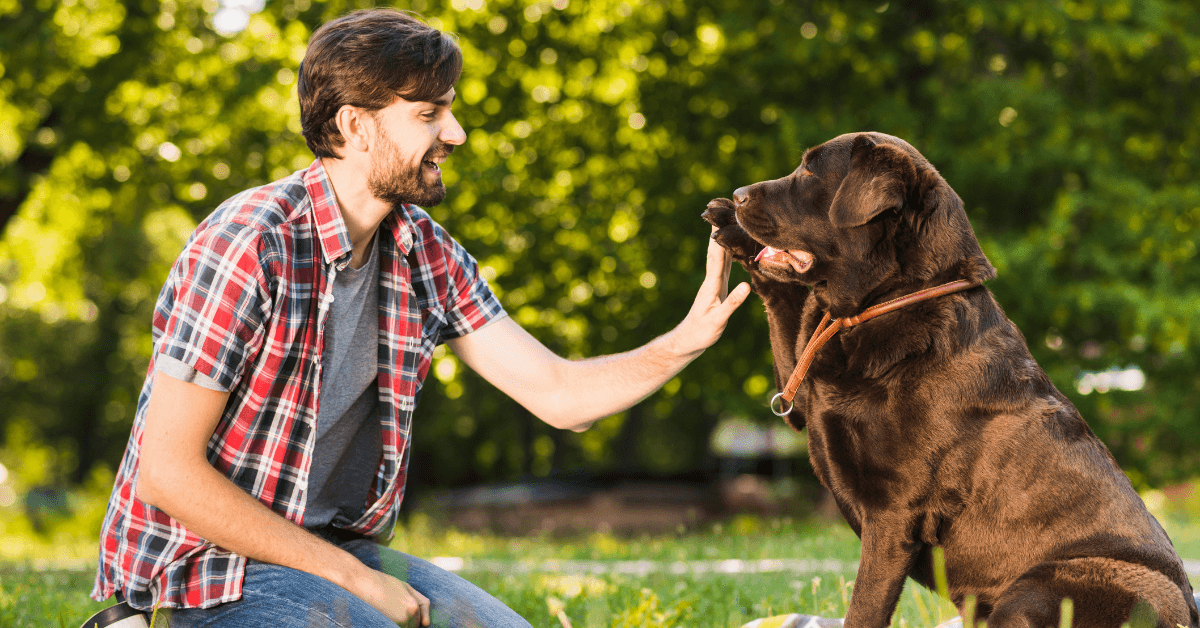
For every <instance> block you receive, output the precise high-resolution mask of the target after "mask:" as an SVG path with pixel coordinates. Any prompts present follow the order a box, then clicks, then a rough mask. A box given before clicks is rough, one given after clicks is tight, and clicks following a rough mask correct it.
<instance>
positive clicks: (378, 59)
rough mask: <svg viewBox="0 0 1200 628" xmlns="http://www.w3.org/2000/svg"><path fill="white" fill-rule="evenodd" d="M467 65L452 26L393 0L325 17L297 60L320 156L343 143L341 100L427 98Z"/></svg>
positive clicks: (362, 103)
mask: <svg viewBox="0 0 1200 628" xmlns="http://www.w3.org/2000/svg"><path fill="white" fill-rule="evenodd" d="M461 73H462V51H461V50H460V49H459V47H458V44H457V43H456V42H455V41H454V39H453V38H452V37H451V36H450V35H448V34H447V33H443V32H442V31H439V30H437V29H435V28H433V27H431V26H429V25H427V24H425V23H424V22H421V21H420V20H418V19H417V18H416V17H414V16H412V15H410V14H408V13H404V12H401V11H399V10H396V9H390V8H377V9H366V10H362V11H355V12H353V13H350V14H348V15H345V16H343V17H340V18H338V19H336V20H333V21H332V22H328V23H326V24H324V25H322V26H321V27H320V28H318V29H317V31H316V32H315V33H313V35H312V38H311V39H310V40H309V42H308V50H307V51H306V52H305V54H304V61H302V62H301V63H300V82H299V86H298V91H299V96H300V126H301V127H302V129H303V133H304V141H305V142H306V143H307V144H308V148H309V149H310V150H312V152H313V154H314V155H316V156H317V157H334V158H337V157H338V154H337V149H338V148H340V147H341V146H342V145H344V144H345V139H344V138H343V137H342V134H341V132H339V131H338V128H337V123H336V122H335V121H334V116H335V115H336V114H337V112H338V110H339V109H341V108H342V106H343V105H353V106H355V107H362V108H364V109H367V110H370V111H378V110H379V109H382V108H384V107H386V106H388V105H390V104H392V103H393V102H395V100H396V97H397V96H399V97H401V98H404V99H405V100H411V101H414V102H415V101H429V100H433V99H434V98H437V97H438V96H441V95H442V94H445V93H446V92H447V91H449V90H450V88H451V87H453V86H454V84H455V83H456V82H458V77H459V75H460V74H461Z"/></svg>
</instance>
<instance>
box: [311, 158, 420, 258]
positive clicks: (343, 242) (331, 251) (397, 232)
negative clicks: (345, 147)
mask: <svg viewBox="0 0 1200 628" xmlns="http://www.w3.org/2000/svg"><path fill="white" fill-rule="evenodd" d="M304 187H305V188H306V189H307V190H308V196H309V198H311V199H312V212H313V218H314V220H315V221H316V226H317V239H318V240H319V241H320V243H321V252H322V255H323V256H324V261H325V263H326V264H333V263H335V262H339V261H340V262H342V263H346V262H348V261H349V259H350V255H351V253H352V252H353V248H354V247H353V246H352V245H351V243H350V234H349V232H347V231H346V222H345V221H344V220H342V212H341V209H340V208H339V207H338V202H337V195H336V194H335V193H334V191H333V184H332V183H330V181H329V175H328V174H326V172H325V167H324V166H323V165H321V160H320V159H316V160H314V161H313V163H312V165H310V166H309V167H308V170H306V171H305V172H304ZM409 209H410V206H409V205H401V206H400V207H398V208H396V209H395V210H393V211H392V213H390V214H388V216H387V217H386V218H384V219H383V224H382V225H380V227H381V228H386V229H389V230H390V231H391V232H392V238H393V241H394V242H396V244H397V245H398V246H399V248H400V254H401V255H408V252H409V251H411V250H412V248H413V236H414V234H415V233H416V225H415V224H414V223H413V221H412V217H411V215H410V212H409ZM343 258H345V259H343Z"/></svg>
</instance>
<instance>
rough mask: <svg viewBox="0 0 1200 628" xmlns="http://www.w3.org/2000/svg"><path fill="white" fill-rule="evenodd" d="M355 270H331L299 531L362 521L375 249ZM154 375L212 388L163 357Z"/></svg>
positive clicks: (375, 341) (375, 332)
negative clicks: (317, 401) (314, 430)
mask: <svg viewBox="0 0 1200 628" xmlns="http://www.w3.org/2000/svg"><path fill="white" fill-rule="evenodd" d="M378 249H379V247H378V240H376V241H375V242H373V243H372V244H371V246H370V249H369V253H368V255H367V261H366V263H364V264H363V265H362V267H361V268H358V269H355V268H352V267H350V266H349V265H347V266H346V267H345V268H343V269H342V270H340V271H335V275H334V280H333V302H332V303H331V304H330V308H329V318H328V320H327V321H326V323H325V349H324V352H323V353H322V355H321V392H320V408H318V412H317V438H316V442H315V444H314V446H313V456H312V466H311V467H310V468H309V474H308V498H307V500H308V501H307V503H306V506H305V511H304V525H305V527H308V528H320V527H323V526H325V525H328V524H330V523H336V524H340V525H343V526H344V525H346V524H349V523H351V522H353V521H354V520H356V519H358V518H359V517H361V516H362V514H363V512H365V510H366V507H367V505H368V504H367V495H368V493H369V491H370V489H371V482H372V481H373V480H374V478H375V470H376V469H377V468H378V466H379V463H380V459H381V456H382V454H383V441H382V435H381V433H380V422H379V392H378V387H377V381H378V376H379V251H378ZM155 370H156V371H159V372H162V373H165V374H167V375H170V376H171V377H175V378H176V379H180V380H183V381H185V382H191V383H194V384H198V385H200V386H203V387H205V388H208V389H211V390H219V391H222V392H228V391H226V390H225V389H224V388H222V387H221V385H220V384H218V383H217V382H215V381H214V380H212V379H210V378H208V377H205V376H204V375H202V374H200V373H198V372H196V370H195V369H193V368H191V367H190V366H188V365H187V364H185V363H183V362H180V361H179V360H176V359H174V358H171V357H169V356H166V355H160V356H158V359H157V360H156V362H155Z"/></svg>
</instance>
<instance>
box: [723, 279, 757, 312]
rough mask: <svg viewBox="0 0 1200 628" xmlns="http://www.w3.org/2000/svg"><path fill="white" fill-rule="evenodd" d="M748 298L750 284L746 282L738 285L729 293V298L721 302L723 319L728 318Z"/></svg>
mask: <svg viewBox="0 0 1200 628" xmlns="http://www.w3.org/2000/svg"><path fill="white" fill-rule="evenodd" d="M748 296H750V284H748V283H746V282H744V281H743V282H742V283H739V284H738V285H737V287H736V288H734V289H733V292H730V293H729V297H728V298H726V299H725V300H724V301H722V302H721V307H723V308H725V312H726V314H725V318H729V315H730V314H733V311H734V310H736V309H737V308H738V306H739V305H741V304H742V302H744V301H745V300H746V297H748Z"/></svg>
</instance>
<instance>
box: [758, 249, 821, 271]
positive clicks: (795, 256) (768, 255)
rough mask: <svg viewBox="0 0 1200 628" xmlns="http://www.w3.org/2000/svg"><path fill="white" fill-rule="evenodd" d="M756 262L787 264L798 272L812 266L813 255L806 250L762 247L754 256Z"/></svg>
mask: <svg viewBox="0 0 1200 628" xmlns="http://www.w3.org/2000/svg"><path fill="white" fill-rule="evenodd" d="M754 261H756V262H762V261H766V262H773V263H775V264H787V265H788V266H791V267H792V268H793V269H795V271H796V272H798V273H803V272H807V271H808V269H810V268H812V265H813V255H812V253H809V252H808V251H781V250H779V249H776V248H772V247H769V246H767V247H763V250H762V251H759V253H758V256H756V257H755V258H754Z"/></svg>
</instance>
